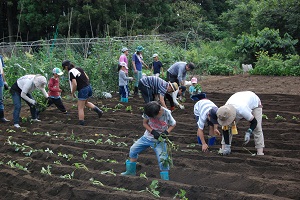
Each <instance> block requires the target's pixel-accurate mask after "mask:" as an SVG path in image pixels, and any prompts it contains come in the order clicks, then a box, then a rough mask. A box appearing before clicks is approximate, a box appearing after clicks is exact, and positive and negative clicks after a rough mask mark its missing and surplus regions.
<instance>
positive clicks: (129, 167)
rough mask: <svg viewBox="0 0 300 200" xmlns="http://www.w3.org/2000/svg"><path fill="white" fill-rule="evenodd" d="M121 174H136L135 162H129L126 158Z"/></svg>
mask: <svg viewBox="0 0 300 200" xmlns="http://www.w3.org/2000/svg"><path fill="white" fill-rule="evenodd" d="M121 175H129V176H135V175H136V162H130V160H126V172H122V173H121Z"/></svg>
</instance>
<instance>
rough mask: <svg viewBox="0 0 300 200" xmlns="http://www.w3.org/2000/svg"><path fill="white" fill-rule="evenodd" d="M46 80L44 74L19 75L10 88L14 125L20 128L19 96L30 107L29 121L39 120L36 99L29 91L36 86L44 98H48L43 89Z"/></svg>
mask: <svg viewBox="0 0 300 200" xmlns="http://www.w3.org/2000/svg"><path fill="white" fill-rule="evenodd" d="M46 84H47V80H46V78H45V77H44V76H42V75H40V74H37V75H34V74H30V75H25V76H22V77H20V78H19V79H18V80H17V81H16V82H15V83H14V84H13V85H12V86H11V88H10V93H11V95H12V100H13V103H14V112H13V118H14V127H16V128H20V112H21V107H22V105H21V98H22V99H23V100H24V101H25V102H26V103H27V105H28V106H29V107H30V113H31V118H32V119H31V121H32V122H39V121H41V120H39V119H38V117H37V109H36V106H35V105H36V101H35V100H34V99H33V97H32V95H31V93H32V92H33V91H34V90H35V89H36V88H38V89H39V90H41V91H42V93H43V95H44V97H45V98H48V94H47V92H46V90H45V87H46Z"/></svg>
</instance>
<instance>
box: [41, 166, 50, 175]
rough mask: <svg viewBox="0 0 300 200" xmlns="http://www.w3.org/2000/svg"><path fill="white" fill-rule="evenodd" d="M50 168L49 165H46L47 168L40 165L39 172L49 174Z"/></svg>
mask: <svg viewBox="0 0 300 200" xmlns="http://www.w3.org/2000/svg"><path fill="white" fill-rule="evenodd" d="M50 169H51V166H50V165H48V166H47V168H44V167H42V169H41V173H42V174H47V175H49V176H51V175H52V174H51V170H50Z"/></svg>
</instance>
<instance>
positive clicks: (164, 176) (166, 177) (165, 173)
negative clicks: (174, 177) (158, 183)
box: [160, 171, 170, 181]
mask: <svg viewBox="0 0 300 200" xmlns="http://www.w3.org/2000/svg"><path fill="white" fill-rule="evenodd" d="M160 178H161V179H162V180H165V181H168V180H170V179H169V172H168V171H161V172H160Z"/></svg>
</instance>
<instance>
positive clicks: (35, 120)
mask: <svg viewBox="0 0 300 200" xmlns="http://www.w3.org/2000/svg"><path fill="white" fill-rule="evenodd" d="M30 121H31V122H40V121H41V120H39V119H31V120H30Z"/></svg>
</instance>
